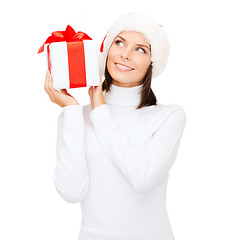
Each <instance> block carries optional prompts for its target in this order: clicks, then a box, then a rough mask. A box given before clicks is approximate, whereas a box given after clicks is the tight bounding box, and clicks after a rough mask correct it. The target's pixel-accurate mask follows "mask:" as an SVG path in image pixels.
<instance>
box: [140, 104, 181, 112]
mask: <svg viewBox="0 0 234 240" xmlns="http://www.w3.org/2000/svg"><path fill="white" fill-rule="evenodd" d="M144 110H145V111H146V112H149V113H152V114H155V113H159V112H173V111H176V110H179V111H181V112H184V113H185V110H184V108H183V107H182V106H181V105H179V104H162V103H157V105H151V106H148V107H145V109H144Z"/></svg>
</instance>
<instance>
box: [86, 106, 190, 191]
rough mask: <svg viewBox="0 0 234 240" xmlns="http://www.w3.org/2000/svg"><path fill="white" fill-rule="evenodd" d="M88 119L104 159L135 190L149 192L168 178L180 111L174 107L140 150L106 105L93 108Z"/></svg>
mask: <svg viewBox="0 0 234 240" xmlns="http://www.w3.org/2000/svg"><path fill="white" fill-rule="evenodd" d="M89 117H90V119H91V121H92V123H93V126H94V129H95V132H96V135H97V137H98V139H99V141H100V143H101V145H102V147H103V149H104V151H105V152H106V154H107V156H108V157H109V158H110V160H111V161H113V162H114V163H115V164H116V166H117V167H118V168H119V169H120V170H121V171H122V173H123V174H124V175H125V176H126V178H127V179H128V180H129V181H130V183H131V184H132V186H133V188H134V189H135V190H136V191H139V192H145V191H148V190H151V189H152V188H153V187H154V186H156V185H157V184H158V183H159V182H160V181H161V180H162V179H163V178H164V177H166V176H167V175H168V173H169V170H170V168H171V167H172V165H173V163H174V161H175V158H176V155H177V152H178V148H179V144H180V140H181V137H182V134H183V130H184V127H185V123H186V114H185V111H184V110H183V108H181V107H178V108H175V109H174V110H172V111H171V112H170V113H169V114H168V115H167V117H166V118H165V119H164V121H163V122H162V124H160V125H159V126H158V127H157V129H154V131H153V132H152V134H151V136H150V137H149V139H148V140H147V146H146V147H144V148H142V147H139V146H137V145H136V143H134V142H133V141H132V140H131V136H128V135H127V133H126V131H124V130H123V129H122V128H121V127H120V126H119V124H118V123H117V121H115V119H114V118H113V116H112V114H111V112H110V110H109V107H108V105H107V104H102V105H99V106H98V107H96V108H95V109H93V110H92V111H91V113H90V115H89Z"/></svg>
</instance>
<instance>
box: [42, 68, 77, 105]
mask: <svg viewBox="0 0 234 240" xmlns="http://www.w3.org/2000/svg"><path fill="white" fill-rule="evenodd" d="M52 80H53V79H52V75H51V74H50V72H49V71H47V74H46V80H45V85H44V89H45V91H46V92H47V94H48V95H49V97H50V100H51V101H52V102H53V103H56V104H58V105H59V106H61V107H65V106H68V105H79V103H78V102H77V101H76V99H75V98H74V97H73V96H71V95H70V94H69V93H68V92H67V90H66V89H60V92H59V91H57V90H55V89H54V87H53V85H52Z"/></svg>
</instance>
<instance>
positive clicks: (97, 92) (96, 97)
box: [88, 76, 106, 109]
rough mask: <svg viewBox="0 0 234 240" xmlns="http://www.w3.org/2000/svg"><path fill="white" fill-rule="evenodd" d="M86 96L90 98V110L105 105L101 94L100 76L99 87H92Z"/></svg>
mask: <svg viewBox="0 0 234 240" xmlns="http://www.w3.org/2000/svg"><path fill="white" fill-rule="evenodd" d="M88 94H89V97H90V103H91V107H92V109H94V108H95V107H97V106H99V105H101V104H106V101H105V98H104V96H103V92H102V79H101V76H100V85H99V86H92V87H90V88H89V90H88Z"/></svg>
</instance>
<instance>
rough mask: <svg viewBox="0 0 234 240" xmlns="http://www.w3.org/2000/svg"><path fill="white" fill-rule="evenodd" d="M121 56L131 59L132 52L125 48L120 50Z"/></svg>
mask: <svg viewBox="0 0 234 240" xmlns="http://www.w3.org/2000/svg"><path fill="white" fill-rule="evenodd" d="M121 55H122V57H123V58H125V59H127V60H131V58H132V53H131V49H128V48H125V49H123V51H122V54H121Z"/></svg>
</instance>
